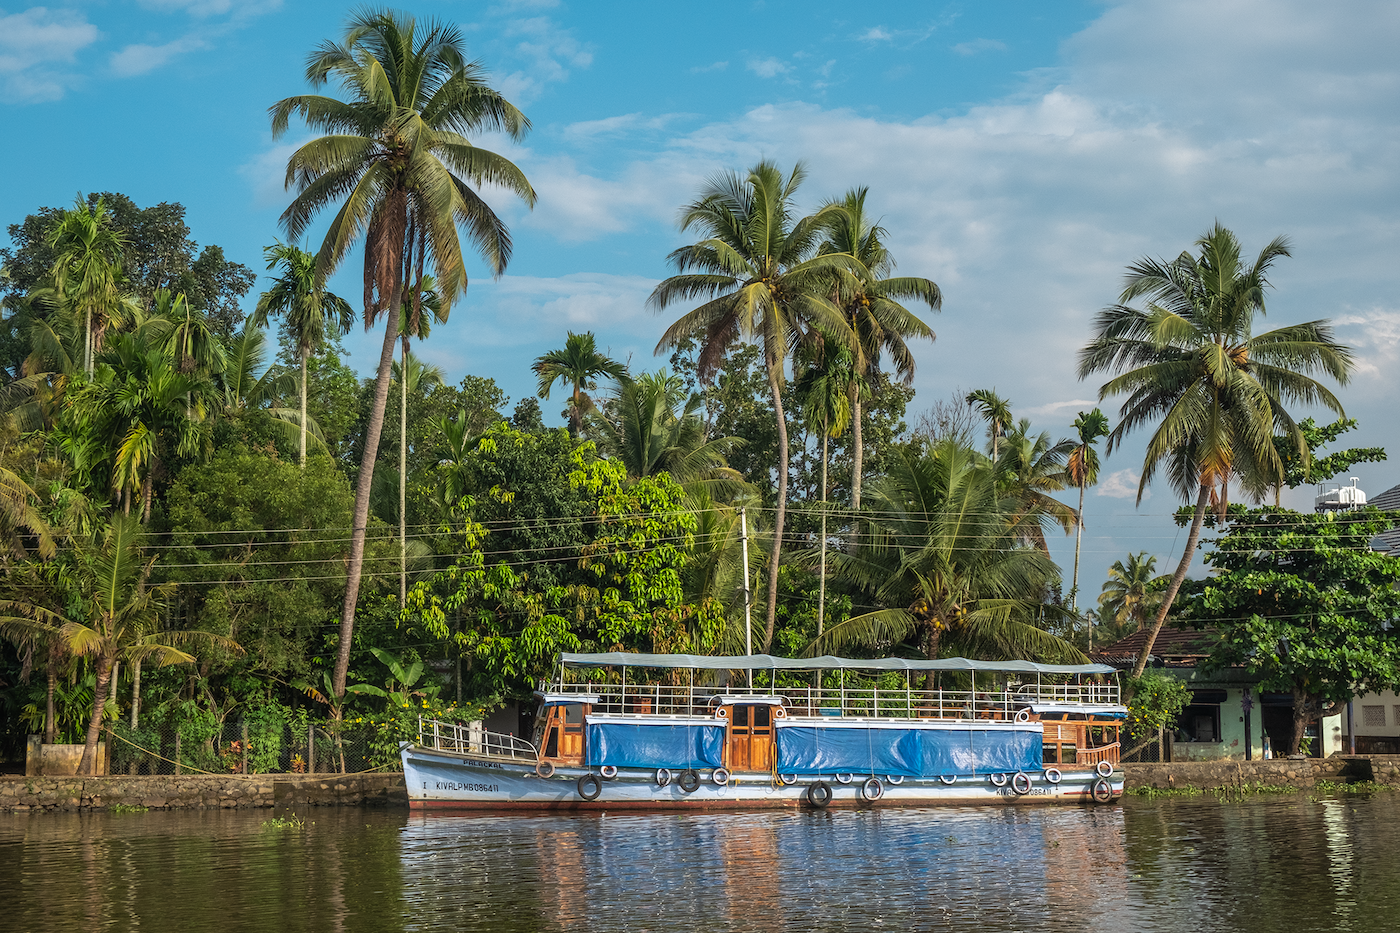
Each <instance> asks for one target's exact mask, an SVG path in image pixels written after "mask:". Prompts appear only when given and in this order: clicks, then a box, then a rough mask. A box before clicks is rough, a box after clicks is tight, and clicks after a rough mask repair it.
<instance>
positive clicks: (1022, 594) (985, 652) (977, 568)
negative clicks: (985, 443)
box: [805, 440, 1083, 661]
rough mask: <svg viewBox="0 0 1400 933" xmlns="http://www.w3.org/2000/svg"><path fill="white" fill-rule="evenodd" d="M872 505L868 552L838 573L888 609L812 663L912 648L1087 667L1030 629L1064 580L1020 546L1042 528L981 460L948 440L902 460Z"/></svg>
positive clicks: (847, 631) (851, 627)
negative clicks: (842, 654) (857, 651)
mask: <svg viewBox="0 0 1400 933" xmlns="http://www.w3.org/2000/svg"><path fill="white" fill-rule="evenodd" d="M871 498H872V499H873V500H874V503H875V508H874V510H873V511H872V512H871V513H870V516H871V517H870V518H869V519H868V522H869V526H870V527H869V532H868V535H867V536H866V539H865V541H864V543H862V545H861V547H860V548H859V549H858V550H857V551H856V552H855V553H854V554H851V555H837V557H836V561H835V565H836V572H837V573H838V575H840V576H841V577H843V578H845V579H846V580H847V581H848V582H849V583H851V584H852V585H854V586H856V587H857V588H859V589H861V590H863V591H865V592H866V593H868V594H869V595H870V596H872V597H873V598H874V599H875V600H876V602H877V603H879V604H880V605H882V606H883V607H885V608H882V609H877V610H875V611H874V612H868V613H865V614H863V615H859V616H855V617H853V618H851V619H848V620H846V621H845V622H841V623H838V624H837V625H833V626H832V627H831V628H829V629H827V630H826V633H825V635H823V636H822V637H821V638H819V639H817V640H816V641H814V642H813V643H812V644H811V645H810V646H809V647H808V649H807V651H806V652H805V653H806V654H808V655H814V654H824V653H828V652H837V651H841V650H842V649H844V648H848V647H850V646H855V645H859V646H863V647H867V648H879V649H880V650H888V649H889V648H890V647H891V646H897V645H899V644H901V643H905V642H910V641H912V642H913V644H914V645H915V646H917V649H918V651H919V652H920V653H921V654H922V655H924V656H925V657H928V658H930V659H934V658H937V657H939V656H940V653H941V652H942V651H943V650H944V649H945V648H950V647H951V648H956V650H957V651H958V652H959V653H960V654H963V655H966V656H968V657H979V656H983V657H986V656H991V657H1002V658H1006V657H1021V658H1038V659H1042V660H1066V661H1068V660H1080V659H1082V657H1083V656H1082V655H1081V654H1080V652H1079V651H1078V650H1077V649H1076V648H1074V647H1073V646H1072V645H1070V644H1069V643H1068V642H1066V641H1064V640H1063V639H1060V638H1058V637H1056V636H1054V635H1052V634H1050V633H1049V632H1047V631H1045V630H1043V629H1041V628H1038V627H1036V626H1035V625H1034V624H1032V623H1033V620H1034V619H1035V618H1036V617H1037V615H1038V614H1040V613H1041V612H1042V611H1043V603H1042V599H1043V595H1044V593H1045V592H1046V591H1047V590H1048V588H1049V587H1050V586H1051V585H1052V584H1053V583H1054V582H1055V581H1056V579H1057V578H1058V576H1059V573H1058V570H1057V569H1056V567H1055V564H1054V562H1053V561H1051V560H1050V558H1049V556H1047V555H1046V554H1045V553H1044V552H1042V551H1040V550H1039V549H1038V548H1032V547H1027V546H1026V545H1025V544H1024V543H1023V538H1024V537H1025V533H1026V532H1025V527H1024V526H1025V525H1026V524H1028V523H1031V522H1034V521H1036V519H1035V518H1034V517H1032V516H1028V515H1026V514H1025V513H1023V512H1022V511H1021V510H1020V509H1019V508H1018V507H1017V503H1015V502H1011V503H1008V502H1007V501H1005V500H1004V499H1003V498H1002V496H1001V495H1000V493H999V492H998V490H997V481H996V477H995V476H994V474H993V471H992V469H991V467H990V464H988V463H987V462H986V460H985V458H983V457H982V456H980V455H979V454H977V452H976V451H973V450H971V449H969V448H967V447H964V446H962V445H960V444H958V443H957V442H956V441H952V440H947V441H942V442H939V443H938V444H936V445H935V446H934V447H933V448H932V449H931V450H930V451H928V453H926V454H924V455H922V456H920V457H917V458H914V459H910V458H908V457H904V458H901V459H899V460H898V461H896V463H895V466H894V468H893V469H892V470H891V471H890V472H889V474H888V475H886V476H885V477H883V478H882V479H881V480H880V481H878V482H877V483H876V484H875V486H874V488H873V490H872V495H871Z"/></svg>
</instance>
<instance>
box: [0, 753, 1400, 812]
mask: <svg viewBox="0 0 1400 933" xmlns="http://www.w3.org/2000/svg"><path fill="white" fill-rule="evenodd" d="M1122 767H1123V770H1124V772H1125V778H1126V779H1125V784H1126V788H1127V789H1128V790H1129V791H1132V790H1137V789H1140V788H1151V789H1155V790H1186V789H1188V788H1195V789H1199V790H1218V789H1221V788H1231V787H1242V786H1258V785H1267V786H1272V787H1296V788H1298V789H1300V790H1306V789H1309V788H1312V787H1314V786H1316V785H1317V782H1318V781H1336V782H1343V781H1371V782H1374V783H1376V784H1388V785H1393V786H1400V755H1349V756H1338V755H1334V756H1332V757H1331V758H1305V759H1287V758H1275V759H1270V760H1267V761H1176V762H1169V763H1166V764H1133V763H1129V764H1125V765H1123V766H1122ZM335 806H348V807H365V806H393V807H406V806H408V793H407V791H406V790H405V788H404V781H403V775H402V774H256V775H248V776H246V777H245V776H243V775H237V774H232V775H217V774H210V775H203V774H200V775H174V776H172V775H158V776H147V777H121V776H114V777H90V778H79V777H0V812H10V813H26V812H36V811H45V810H104V809H108V808H111V807H146V808H148V809H152V810H232V809H248V808H258V807H262V808H273V807H287V808H300V807H335Z"/></svg>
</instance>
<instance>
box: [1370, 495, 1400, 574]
mask: <svg viewBox="0 0 1400 933" xmlns="http://www.w3.org/2000/svg"><path fill="white" fill-rule="evenodd" d="M1370 504H1371V505H1374V506H1375V507H1376V508H1378V509H1382V510H1383V511H1386V512H1400V486H1391V487H1390V488H1389V489H1387V490H1386V491H1385V492H1383V493H1381V494H1380V495H1379V496H1376V498H1374V499H1372V500H1371V503H1370ZM1371 547H1373V548H1375V549H1376V550H1378V551H1380V552H1382V553H1384V554H1388V555H1390V556H1391V557H1400V528H1392V529H1390V530H1389V531H1387V532H1384V533H1382V534H1379V535H1376V536H1375V537H1374V538H1372V539H1371Z"/></svg>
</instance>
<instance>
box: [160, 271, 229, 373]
mask: <svg viewBox="0 0 1400 933" xmlns="http://www.w3.org/2000/svg"><path fill="white" fill-rule="evenodd" d="M151 314H152V316H153V317H155V318H159V319H160V321H161V327H160V330H161V332H162V335H163V336H162V339H161V348H162V349H163V350H165V352H166V353H168V354H170V357H171V359H172V361H173V362H174V364H175V370H176V371H177V372H182V373H191V372H194V371H196V370H198V371H200V372H202V373H204V374H205V375H209V376H213V375H217V374H218V373H220V372H223V369H224V363H225V360H224V346H223V344H222V343H221V342H220V340H219V337H218V335H217V334H215V333H214V328H213V327H211V326H210V324H209V318H208V316H207V315H206V314H205V313H204V312H202V311H200V310H199V309H198V308H196V307H195V306H194V305H192V304H190V302H189V299H187V298H186V297H185V295H184V293H183V292H181V293H171V292H170V291H169V289H164V288H162V289H160V290H159V291H157V292H156V294H155V301H154V302H153V305H152V308H151Z"/></svg>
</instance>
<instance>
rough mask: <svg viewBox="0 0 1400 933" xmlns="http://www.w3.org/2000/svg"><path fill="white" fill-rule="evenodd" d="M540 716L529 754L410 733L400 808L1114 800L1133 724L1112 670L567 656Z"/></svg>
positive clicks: (488, 740) (496, 736)
mask: <svg viewBox="0 0 1400 933" xmlns="http://www.w3.org/2000/svg"><path fill="white" fill-rule="evenodd" d="M833 672H835V674H833ZM833 681H834V682H835V686H833V685H832V684H833ZM535 699H536V700H537V701H538V704H539V706H538V713H537V715H536V718H535V729H534V734H533V736H532V740H526V739H524V738H522V737H519V736H514V735H507V734H501V733H494V732H487V731H485V730H484V729H482V728H481V724H480V723H471V724H463V723H454V722H447V721H442V720H432V719H423V720H420V723H419V734H418V739H417V741H416V742H405V743H403V745H402V746H401V752H402V757H403V768H404V778H405V782H406V784H407V789H408V797H409V806H410V807H411V808H413V809H434V808H446V809H489V810H497V809H509V808H518V809H554V808H560V809H597V810H621V809H652V810H668V809H706V808H711V809H719V808H729V809H741V808H765V807H806V808H814V809H819V810H820V809H825V808H827V807H874V806H926V805H933V804H945V803H949V804H973V803H998V804H1022V803H1052V802H1055V803H1093V804H1108V803H1112V802H1113V801H1115V800H1117V799H1118V798H1119V797H1121V796H1122V793H1123V772H1122V770H1121V768H1120V767H1119V764H1118V761H1119V751H1120V748H1121V744H1120V741H1119V740H1120V730H1121V728H1122V725H1123V722H1124V719H1125V718H1126V715H1127V709H1126V708H1125V707H1124V706H1123V705H1122V703H1121V693H1120V688H1119V684H1118V680H1117V671H1116V670H1115V669H1114V668H1112V667H1110V666H1108V665H1105V664H1082V665H1065V664H1037V663H1034V662H1031V661H980V660H969V659H966V658H946V659H939V660H921V659H906V658H880V659H864V660H856V659H848V658H837V657H830V656H827V657H819V658H800V659H793V658H777V657H772V656H769V655H763V654H759V655H742V656H730V657H706V656H699V655H672V654H634V653H627V652H609V653H603V654H572V653H565V654H563V655H562V656H561V657H560V661H559V666H558V674H557V676H555V677H554V678H553V679H552V680H551V681H547V682H543V683H541V684H540V685H539V690H538V691H536V692H535Z"/></svg>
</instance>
